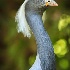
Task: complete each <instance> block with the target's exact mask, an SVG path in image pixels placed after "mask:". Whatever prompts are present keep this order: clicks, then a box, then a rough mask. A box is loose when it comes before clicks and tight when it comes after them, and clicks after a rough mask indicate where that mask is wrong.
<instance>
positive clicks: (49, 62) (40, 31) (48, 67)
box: [25, 8, 55, 70]
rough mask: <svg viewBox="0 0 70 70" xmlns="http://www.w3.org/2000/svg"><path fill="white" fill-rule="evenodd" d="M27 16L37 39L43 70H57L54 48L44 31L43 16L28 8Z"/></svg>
mask: <svg viewBox="0 0 70 70" xmlns="http://www.w3.org/2000/svg"><path fill="white" fill-rule="evenodd" d="M25 16H26V20H27V22H28V24H29V26H30V28H31V29H32V32H33V34H34V36H35V39H36V44H37V54H39V59H40V61H41V64H40V65H41V68H42V70H55V56H54V52H53V47H52V43H51V40H50V38H49V35H48V33H47V32H46V31H45V29H44V26H43V21H42V14H41V13H40V14H39V12H38V11H35V10H34V11H33V10H32V11H31V10H27V8H26V10H25Z"/></svg>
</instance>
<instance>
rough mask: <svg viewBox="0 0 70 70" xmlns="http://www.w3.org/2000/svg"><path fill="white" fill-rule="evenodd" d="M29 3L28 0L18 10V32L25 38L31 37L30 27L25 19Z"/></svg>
mask: <svg viewBox="0 0 70 70" xmlns="http://www.w3.org/2000/svg"><path fill="white" fill-rule="evenodd" d="M27 2H28V0H25V1H24V3H23V4H22V5H21V7H20V9H19V10H18V12H17V14H16V17H15V21H16V22H17V23H18V24H17V30H18V32H22V33H23V34H24V37H28V38H30V37H31V33H30V31H31V30H30V27H29V25H28V23H27V21H26V17H25V5H26V3H27Z"/></svg>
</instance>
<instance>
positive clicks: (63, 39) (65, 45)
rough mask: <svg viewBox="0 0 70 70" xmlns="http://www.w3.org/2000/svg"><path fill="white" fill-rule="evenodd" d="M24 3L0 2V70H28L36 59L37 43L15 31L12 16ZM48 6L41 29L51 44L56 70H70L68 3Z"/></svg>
mask: <svg viewBox="0 0 70 70" xmlns="http://www.w3.org/2000/svg"><path fill="white" fill-rule="evenodd" d="M23 1H24V0H0V70H28V69H29V68H30V67H31V65H32V64H33V62H34V60H35V57H36V42H35V38H34V36H33V35H32V37H31V38H30V39H28V38H27V37H24V35H23V34H22V33H18V32H17V29H16V28H17V23H16V22H15V15H16V12H17V10H18V9H19V7H20V5H21V4H22V3H23ZM56 2H57V3H58V4H59V6H58V7H48V8H47V10H46V11H45V16H44V17H43V20H44V23H45V24H44V26H45V29H46V30H47V32H48V34H49V36H50V38H51V41H52V43H53V48H54V53H55V57H56V69H57V70H70V0H56Z"/></svg>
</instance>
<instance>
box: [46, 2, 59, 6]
mask: <svg viewBox="0 0 70 70" xmlns="http://www.w3.org/2000/svg"><path fill="white" fill-rule="evenodd" d="M45 5H46V6H58V4H57V3H56V2H55V1H52V2H46V3H45Z"/></svg>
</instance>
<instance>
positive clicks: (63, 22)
mask: <svg viewBox="0 0 70 70" xmlns="http://www.w3.org/2000/svg"><path fill="white" fill-rule="evenodd" d="M68 25H70V16H69V15H62V16H61V18H60V20H59V24H58V29H59V30H60V31H61V30H62V29H64V28H65V27H67V26H68Z"/></svg>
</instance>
